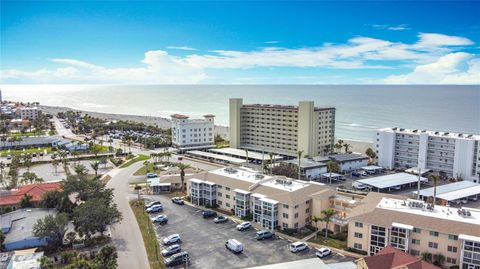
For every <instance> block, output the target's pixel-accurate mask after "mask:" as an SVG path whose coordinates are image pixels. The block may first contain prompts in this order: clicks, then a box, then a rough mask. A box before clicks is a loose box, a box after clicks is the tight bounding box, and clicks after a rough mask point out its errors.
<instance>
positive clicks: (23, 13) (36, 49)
mask: <svg viewBox="0 0 480 269" xmlns="http://www.w3.org/2000/svg"><path fill="white" fill-rule="evenodd" d="M479 10H480V2H477V1H467V2H461V1H440V2H434V1H422V2H415V1H405V2H399V1H368V2H362V1H353V2H346V1H337V2H326V1H301V2H286V1H283V2H275V1H264V2H256V1H245V2H232V1H216V2H208V1H194V2H187V1H182V2H178V1H177V2H169V1H146V2H129V1H120V2H115V1H84V2H80V1H64V2H62V1H46V2H42V1H35V2H29V1H3V0H2V1H1V26H0V28H1V55H0V57H1V66H0V67H1V80H0V82H1V83H3V84H15V83H89V84H92V83H94V84H139V83H140V84H143V83H145V84H178V83H182V84H183V83H187V84H197V83H204V84H205V83H206V84H208V83H210V84H217V83H219V84H257V83H258V84H276V83H281V84H284V83H285V84H286V83H288V84H365V83H372V84H387V83H393V84H437V83H440V84H479V83H480V75H479V74H480V56H479V51H480V44H479V43H480V23H479V20H478V11H479Z"/></svg>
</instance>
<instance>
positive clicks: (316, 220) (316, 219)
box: [312, 216, 322, 240]
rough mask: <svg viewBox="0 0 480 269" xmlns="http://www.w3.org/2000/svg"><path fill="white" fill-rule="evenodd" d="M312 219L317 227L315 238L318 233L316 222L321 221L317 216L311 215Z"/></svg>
mask: <svg viewBox="0 0 480 269" xmlns="http://www.w3.org/2000/svg"><path fill="white" fill-rule="evenodd" d="M312 221H313V222H314V223H315V227H316V228H317V232H316V233H315V240H317V235H318V225H317V223H318V222H319V221H322V219H321V218H319V217H317V216H312Z"/></svg>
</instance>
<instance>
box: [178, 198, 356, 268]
mask: <svg viewBox="0 0 480 269" xmlns="http://www.w3.org/2000/svg"><path fill="white" fill-rule="evenodd" d="M185 204H186V205H189V206H191V207H195V208H198V209H201V210H213V211H215V212H217V213H219V214H222V215H225V214H224V213H222V212H220V211H217V210H215V209H212V208H206V207H203V206H197V205H194V204H192V203H190V202H189V201H185ZM225 216H226V215H225ZM227 217H229V218H230V219H231V220H232V221H233V222H235V223H238V224H240V223H242V222H244V220H242V219H240V218H239V217H237V216H235V215H229V216H227ZM250 223H251V224H252V227H253V228H255V230H263V229H264V228H263V227H262V226H260V224H258V223H256V222H253V221H250ZM318 232H319V231H316V232H314V233H312V234H310V235H308V236H306V237H304V238H302V239H298V238H296V237H293V236H289V235H286V234H284V233H282V232H279V231H275V235H276V236H277V237H279V238H281V239H284V240H287V241H289V242H291V243H293V242H297V241H301V242H308V240H310V239H312V238H313V237H315V234H316V233H318ZM308 245H309V246H310V247H313V248H316V249H318V248H321V247H328V248H329V249H331V250H332V251H334V252H337V253H339V254H340V255H343V256H347V257H352V258H355V259H360V258H363V257H364V256H363V255H360V254H357V253H353V252H349V251H346V250H344V249H338V248H333V247H330V246H325V245H320V244H317V243H314V242H308Z"/></svg>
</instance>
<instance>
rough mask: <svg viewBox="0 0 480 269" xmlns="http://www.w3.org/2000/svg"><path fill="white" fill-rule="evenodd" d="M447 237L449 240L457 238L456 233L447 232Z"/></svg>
mask: <svg viewBox="0 0 480 269" xmlns="http://www.w3.org/2000/svg"><path fill="white" fill-rule="evenodd" d="M448 239H450V240H458V235H453V234H449V235H448Z"/></svg>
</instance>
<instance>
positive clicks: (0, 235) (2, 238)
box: [0, 230, 5, 252]
mask: <svg viewBox="0 0 480 269" xmlns="http://www.w3.org/2000/svg"><path fill="white" fill-rule="evenodd" d="M3 243H5V235H4V234H3V231H2V230H0V252H1V251H3Z"/></svg>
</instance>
